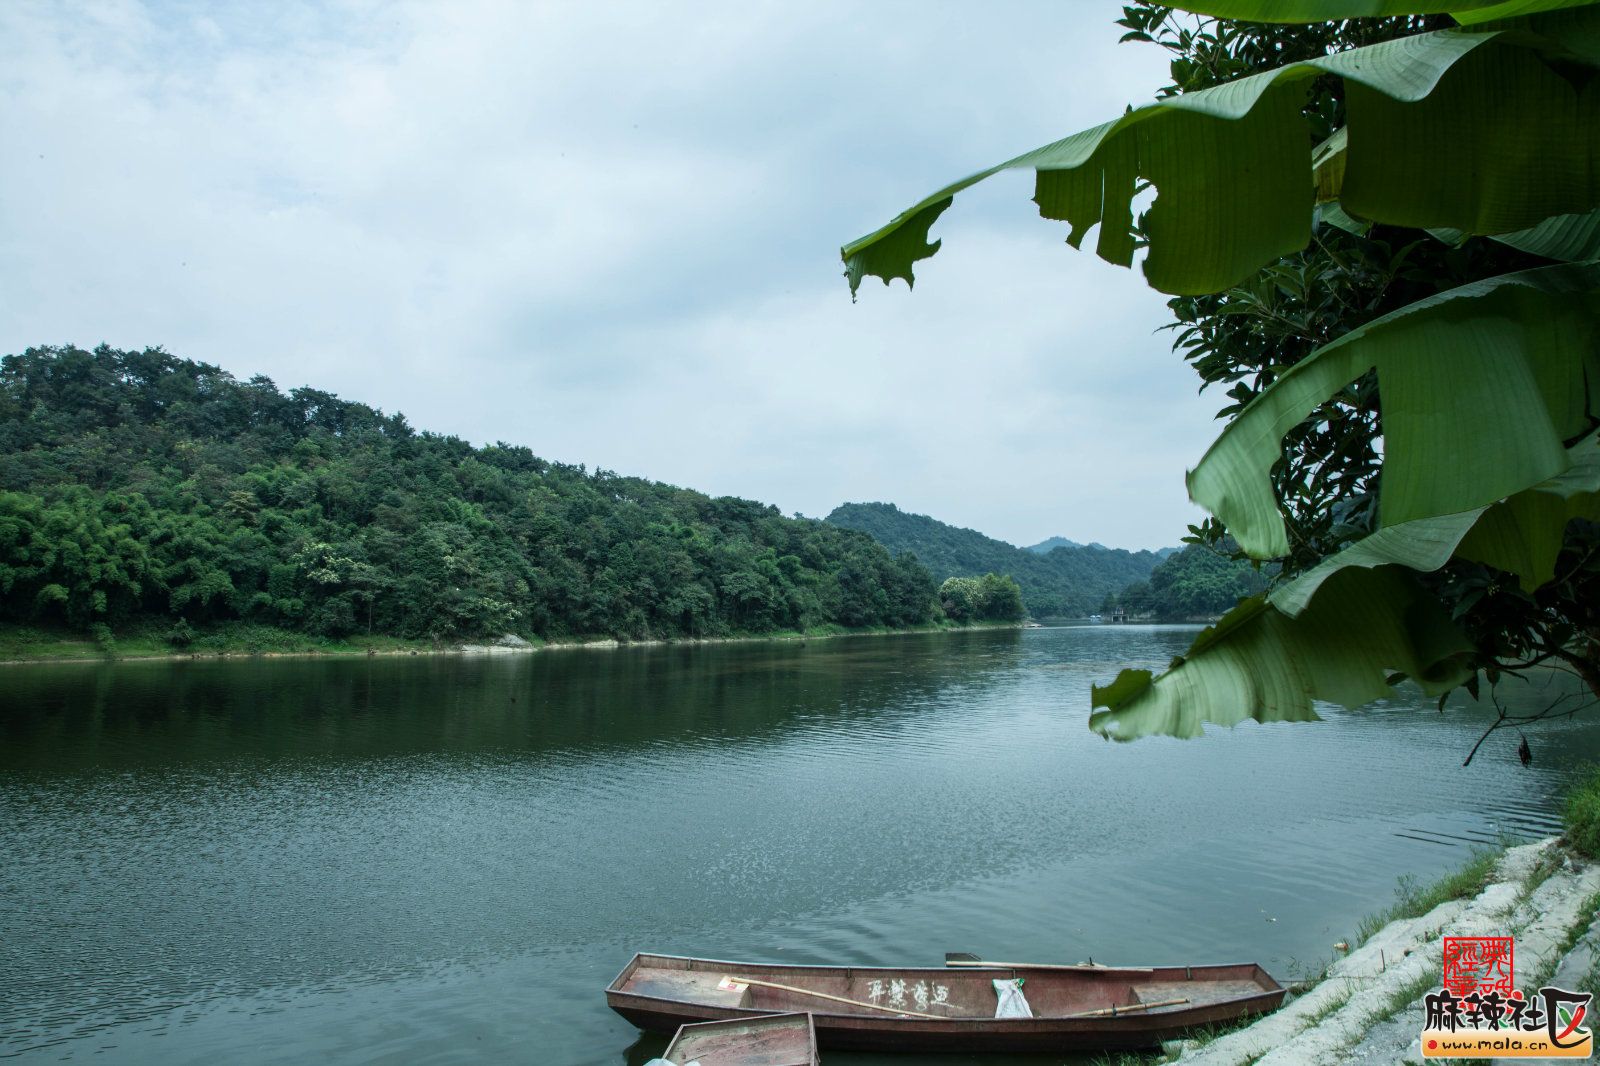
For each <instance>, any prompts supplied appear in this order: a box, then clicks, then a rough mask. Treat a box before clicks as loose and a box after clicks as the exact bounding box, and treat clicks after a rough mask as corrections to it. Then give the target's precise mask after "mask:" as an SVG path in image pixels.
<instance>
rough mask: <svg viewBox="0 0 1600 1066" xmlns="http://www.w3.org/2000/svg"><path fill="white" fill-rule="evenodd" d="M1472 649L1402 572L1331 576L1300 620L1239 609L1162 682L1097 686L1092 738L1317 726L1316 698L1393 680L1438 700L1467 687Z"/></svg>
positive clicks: (1369, 696)
mask: <svg viewBox="0 0 1600 1066" xmlns="http://www.w3.org/2000/svg"><path fill="white" fill-rule="evenodd" d="M1471 650H1472V648H1471V645H1470V644H1469V643H1468V641H1467V639H1466V635H1465V634H1464V633H1463V632H1462V631H1461V629H1460V627H1459V626H1457V625H1456V624H1455V623H1454V622H1452V621H1451V619H1450V616H1449V613H1448V612H1447V611H1445V609H1444V608H1443V607H1442V606H1440V605H1439V603H1438V601H1437V600H1435V599H1434V598H1433V597H1432V596H1431V595H1429V593H1428V592H1427V591H1426V590H1425V589H1423V588H1422V586H1421V585H1419V584H1418V583H1417V581H1416V579H1415V578H1414V577H1413V576H1412V575H1411V573H1410V572H1409V571H1407V570H1406V569H1405V568H1403V567H1398V566H1385V567H1380V568H1377V569H1364V568H1360V567H1351V568H1348V569H1345V570H1341V571H1339V572H1338V573H1335V574H1333V575H1331V576H1329V577H1328V578H1327V579H1326V580H1325V581H1323V582H1322V586H1321V588H1320V589H1319V590H1318V592H1317V595H1316V596H1315V597H1313V598H1312V600H1311V602H1310V605H1309V606H1308V607H1307V608H1306V609H1305V610H1304V611H1302V612H1301V614H1300V615H1299V616H1298V617H1295V618H1291V617H1289V616H1288V615H1286V614H1284V613H1283V612H1282V611H1280V610H1278V609H1277V608H1276V607H1274V606H1272V604H1271V603H1270V602H1269V601H1268V600H1267V599H1266V598H1265V597H1261V596H1256V597H1252V598H1250V599H1248V600H1244V601H1242V602H1241V603H1240V604H1239V606H1237V607H1235V608H1234V609H1233V610H1231V611H1229V612H1228V613H1227V614H1225V615H1223V617H1222V620H1221V621H1219V622H1218V623H1217V624H1216V625H1215V626H1213V627H1211V628H1209V629H1206V630H1205V631H1204V632H1202V633H1201V634H1200V636H1199V637H1198V638H1197V639H1196V640H1195V642H1194V646H1193V647H1191V648H1190V649H1189V652H1188V654H1187V655H1185V656H1183V657H1181V658H1179V659H1177V660H1175V661H1174V662H1173V664H1172V666H1171V667H1170V668H1168V670H1167V671H1166V672H1165V673H1163V674H1162V675H1161V676H1160V677H1154V676H1153V675H1152V674H1151V672H1150V671H1149V670H1123V671H1122V672H1121V673H1120V674H1118V675H1117V679H1116V680H1115V681H1113V682H1112V683H1111V684H1110V685H1107V686H1105V687H1103V688H1102V687H1100V686H1098V685H1097V686H1095V688H1094V691H1093V696H1094V706H1095V707H1097V708H1102V707H1103V708H1105V709H1104V710H1096V711H1095V712H1094V713H1093V714H1091V715H1090V716H1089V728H1091V729H1093V730H1094V731H1095V732H1097V733H1100V734H1101V735H1102V736H1107V737H1110V738H1112V739H1113V740H1133V739H1136V738H1138V737H1143V736H1151V735H1154V734H1164V735H1167V736H1174V737H1186V738H1187V737H1198V736H1200V735H1201V733H1202V731H1203V727H1204V726H1205V725H1206V724H1208V723H1209V724H1213V725H1224V726H1234V725H1237V724H1239V723H1240V722H1242V721H1244V720H1245V719H1247V718H1254V719H1255V720H1256V721H1259V722H1314V721H1317V720H1318V718H1317V713H1316V711H1315V710H1314V709H1313V708H1312V701H1314V700H1330V701H1332V702H1335V703H1340V704H1343V705H1344V706H1346V707H1352V708H1353V707H1359V706H1361V705H1362V704H1365V703H1370V702H1371V701H1373V700H1375V699H1378V698H1380V697H1382V696H1384V695H1387V694H1388V693H1389V692H1390V691H1391V690H1390V687H1389V685H1388V682H1387V680H1386V679H1387V678H1388V677H1389V676H1390V675H1391V674H1392V673H1394V672H1397V671H1398V672H1400V673H1403V674H1406V675H1408V676H1409V677H1412V678H1414V679H1416V680H1417V681H1418V683H1419V684H1421V685H1422V687H1423V688H1424V690H1426V691H1428V692H1430V693H1435V694H1440V693H1444V692H1448V691H1449V690H1450V689H1452V688H1454V687H1455V686H1457V685H1459V684H1460V683H1461V682H1463V681H1465V680H1466V678H1467V677H1468V676H1469V673H1470V671H1469V670H1468V668H1467V666H1466V662H1467V656H1468V655H1469V654H1470V653H1471Z"/></svg>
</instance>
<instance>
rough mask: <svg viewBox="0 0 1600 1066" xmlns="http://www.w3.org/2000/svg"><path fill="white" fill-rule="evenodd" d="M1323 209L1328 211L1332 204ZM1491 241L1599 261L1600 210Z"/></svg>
mask: <svg viewBox="0 0 1600 1066" xmlns="http://www.w3.org/2000/svg"><path fill="white" fill-rule="evenodd" d="M1321 206H1322V207H1323V208H1324V209H1325V208H1327V207H1328V206H1329V205H1326V204H1324V205H1321ZM1428 232H1429V233H1431V234H1433V235H1434V236H1435V237H1438V238H1439V239H1440V240H1442V241H1444V242H1446V243H1447V244H1460V243H1461V242H1462V241H1463V240H1465V239H1466V237H1467V234H1465V233H1462V232H1461V231H1460V230H1454V229H1431V230H1429V231H1428ZM1490 240H1495V241H1499V242H1500V243H1501V244H1505V245H1509V246H1511V247H1512V248H1515V249H1517V250H1518V251H1523V252H1527V253H1529V254H1530V255H1542V256H1544V257H1545V258H1546V259H1556V260H1560V261H1561V262H1563V263H1581V262H1586V261H1587V260H1590V259H1600V211H1591V212H1589V213H1588V214H1585V215H1556V216H1555V217H1554V218H1547V219H1545V220H1544V221H1543V222H1541V223H1539V224H1538V225H1537V226H1533V227H1531V228H1529V229H1524V230H1517V231H1516V232H1515V233H1500V234H1496V235H1495V236H1493V237H1491V238H1490Z"/></svg>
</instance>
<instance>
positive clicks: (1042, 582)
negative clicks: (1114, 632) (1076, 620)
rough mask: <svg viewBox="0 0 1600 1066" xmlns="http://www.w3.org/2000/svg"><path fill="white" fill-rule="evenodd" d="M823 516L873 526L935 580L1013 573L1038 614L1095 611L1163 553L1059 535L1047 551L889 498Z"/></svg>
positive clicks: (879, 537) (865, 528) (1144, 575)
mask: <svg viewBox="0 0 1600 1066" xmlns="http://www.w3.org/2000/svg"><path fill="white" fill-rule="evenodd" d="M824 521H826V522H830V523H832V524H833V525H836V526H844V527H846V528H847V529H859V530H861V531H862V532H864V533H870V534H871V535H872V537H873V539H875V540H876V541H877V542H878V543H879V544H882V545H883V546H884V547H885V548H888V549H889V550H890V551H891V552H893V553H895V554H896V555H898V554H900V553H902V552H911V553H912V554H914V555H915V556H916V557H917V561H918V562H920V563H921V564H922V565H923V566H925V567H927V568H928V569H929V570H930V571H932V572H933V576H934V579H935V580H938V581H943V580H944V579H945V578H947V577H975V576H977V575H980V574H987V573H991V572H993V573H998V574H1010V575H1011V576H1012V577H1014V578H1016V579H1017V583H1018V584H1019V585H1021V586H1022V600H1023V603H1024V604H1025V605H1026V606H1027V608H1028V612H1029V613H1030V614H1032V615H1033V616H1035V617H1037V618H1048V617H1052V616H1060V617H1079V616H1082V615H1086V614H1089V613H1090V612H1092V611H1097V610H1099V609H1100V604H1101V603H1102V602H1103V601H1104V600H1105V598H1106V597H1107V596H1108V595H1111V594H1114V593H1119V592H1121V591H1122V590H1123V589H1124V588H1126V587H1127V586H1128V585H1130V584H1132V583H1133V582H1136V581H1144V580H1147V579H1148V578H1149V577H1150V573H1151V571H1153V570H1154V569H1155V568H1156V564H1157V563H1159V562H1160V561H1161V559H1162V555H1161V554H1159V553H1157V552H1150V551H1138V552H1130V551H1124V550H1122V549H1121V548H1107V547H1105V546H1104V545H1102V544H1087V545H1086V544H1073V543H1072V542H1071V541H1068V540H1065V539H1064V538H1061V537H1052V538H1051V539H1050V540H1048V541H1045V542H1044V544H1046V545H1050V547H1049V548H1048V549H1047V550H1041V549H1042V548H1043V547H1044V546H1043V545H1034V546H1033V547H1032V548H1019V547H1017V546H1016V545H1014V544H1007V543H1006V542H1005V541H1003V540H995V539H994V538H993V537H986V536H984V535H983V534H982V533H979V532H978V531H976V530H973V529H958V528H957V527H955V526H951V525H946V524H945V523H944V522H940V521H938V520H937V519H934V518H929V517H928V516H927V515H920V514H910V513H909V512H906V511H902V510H900V508H898V507H896V506H895V505H894V504H892V503H846V504H842V505H840V506H839V507H836V508H834V510H833V513H832V514H830V515H828V517H827V518H826V519H824ZM1058 542H1059V543H1058Z"/></svg>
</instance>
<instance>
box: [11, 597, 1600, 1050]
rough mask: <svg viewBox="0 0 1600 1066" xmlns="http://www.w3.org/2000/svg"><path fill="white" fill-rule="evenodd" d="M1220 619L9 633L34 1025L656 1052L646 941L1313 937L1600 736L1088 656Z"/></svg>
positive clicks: (1030, 943)
mask: <svg viewBox="0 0 1600 1066" xmlns="http://www.w3.org/2000/svg"><path fill="white" fill-rule="evenodd" d="M1191 636H1192V632H1191V631H1187V630H1182V629H1171V630H1168V629H1158V628H1148V627H1140V628H1135V627H1129V628H1122V627H1097V628H1085V629H1047V630H1030V631H1025V632H1012V631H1006V632H984V633H965V634H946V635H925V636H904V637H894V638H852V639H845V640H835V641H824V642H812V643H810V644H808V645H801V644H777V645H728V646H714V647H672V648H647V649H636V650H624V651H618V652H584V651H571V652H561V653H553V654H544V655H536V656H526V657H502V658H492V659H459V658H407V659H374V660H346V661H337V662H312V661H294V660H275V661H246V662H200V661H194V662H178V663H129V664H123V665H118V666H114V667H107V666H56V667H45V666H40V667H26V668H16V669H11V670H8V671H7V672H6V673H5V675H4V688H3V690H0V846H3V847H4V853H5V855H6V856H7V861H6V862H5V863H4V864H0V988H4V989H5V990H6V994H5V995H3V996H0V1055H17V1056H21V1057H22V1058H24V1059H27V1060H38V1061H45V1060H49V1061H56V1060H59V1059H62V1058H66V1059H71V1060H78V1059H84V1058H88V1057H91V1056H94V1055H96V1054H105V1055H109V1056H110V1057H111V1058H112V1059H114V1060H115V1061H119V1062H136V1063H137V1062H156V1061H160V1062H162V1063H166V1062H180V1063H182V1062H195V1063H199V1062H211V1061H216V1060H218V1059H227V1060H229V1061H235V1062H247V1063H251V1062H280V1061H281V1062H290V1061H294V1062H300V1061H305V1060H308V1059H311V1060H320V1059H328V1058H338V1059H339V1060H341V1061H354V1062H386V1061H387V1062H401V1061H404V1062H459V1061H465V1060H468V1059H477V1058H480V1057H488V1058H491V1059H496V1060H506V1061H538V1062H548V1063H581V1064H587V1063H595V1064H607V1066H617V1064H619V1063H624V1062H626V1063H634V1064H637V1063H641V1062H643V1061H645V1060H646V1059H648V1058H650V1057H651V1056H652V1055H655V1054H658V1053H659V1052H660V1051H661V1049H662V1048H663V1047H664V1041H661V1040H659V1039H656V1038H643V1039H641V1038H640V1037H639V1035H638V1034H637V1033H636V1032H635V1031H634V1030H633V1029H632V1028H631V1027H629V1026H628V1025H627V1024H626V1023H624V1022H623V1021H621V1019H619V1018H617V1017H616V1016H614V1015H613V1014H611V1012H610V1011H609V1010H607V1009H606V1007H605V1005H604V1000H603V996H602V995H601V989H602V988H603V987H604V986H605V984H606V983H607V982H608V981H609V980H610V978H611V977H612V976H613V975H614V974H615V972H616V971H617V970H618V969H620V968H621V966H622V965H623V963H624V962H626V961H627V959H628V957H629V955H630V954H631V953H632V952H633V951H635V950H641V949H643V950H654V951H664V952H671V953H679V954H694V955H706V956H712V957H719V958H759V959H771V960H777V961H793V962H812V963H818V962H821V963H845V964H880V965H888V964H930V963H937V962H938V961H939V960H940V959H941V958H942V956H943V953H944V952H945V951H975V952H980V953H983V954H987V955H989V956H990V957H995V956H999V957H1027V958H1032V957H1040V958H1041V960H1042V961H1055V960H1065V961H1076V960H1078V959H1081V958H1084V957H1087V956H1093V957H1095V958H1096V959H1099V960H1102V961H1125V962H1133V963H1138V962H1166V961H1179V962H1207V961H1233V960H1235V959H1241V958H1254V959H1259V960H1260V961H1261V962H1262V963H1263V964H1265V965H1266V966H1267V967H1268V968H1269V969H1272V970H1273V971H1274V972H1276V973H1278V974H1280V975H1283V976H1287V975H1289V973H1290V972H1291V971H1292V970H1293V969H1294V968H1295V967H1296V966H1297V965H1309V964H1312V963H1313V962H1315V961H1316V960H1319V959H1321V958H1323V957H1325V956H1326V955H1327V954H1328V952H1329V949H1330V946H1331V944H1332V943H1333V942H1334V941H1335V940H1339V939H1341V938H1343V937H1344V936H1345V935H1347V934H1348V933H1349V932H1350V931H1351V930H1352V929H1353V927H1354V924H1355V921H1356V920H1357V918H1359V917H1360V916H1361V915H1362V914H1365V913H1367V912H1369V911H1371V910H1373V909H1375V908H1376V907H1378V906H1380V905H1382V904H1384V903H1385V902H1387V900H1388V899H1389V897H1390V895H1391V893H1392V890H1393V886H1394V881H1395V877H1396V876H1397V875H1398V874H1402V873H1416V874H1420V875H1423V876H1429V875H1433V874H1436V873H1438V872H1440V871H1442V870H1443V869H1445V868H1447V867H1449V866H1452V865H1455V864H1456V863H1458V862H1460V861H1461V859H1462V858H1463V855H1462V846H1463V845H1467V844H1471V843H1475V842H1492V841H1495V840H1497V839H1500V838H1501V837H1502V836H1505V835H1507V834H1510V835H1515V836H1529V835H1533V834H1541V833H1544V832H1546V831H1548V830H1549V829H1550V828H1551V826H1552V825H1553V824H1554V820H1553V816H1552V796H1553V795H1554V794H1555V793H1556V791H1557V790H1558V789H1559V788H1560V786H1561V784H1562V782H1563V781H1564V780H1566V779H1567V776H1568V775H1569V774H1570V773H1571V772H1572V770H1573V768H1574V767H1575V766H1577V765H1578V764H1579V763H1580V762H1582V761H1584V760H1585V759H1586V758H1589V757H1593V755H1594V754H1595V752H1596V750H1597V749H1600V730H1597V729H1596V728H1594V727H1593V726H1592V725H1591V724H1590V723H1589V722H1588V721H1583V720H1580V721H1577V722H1567V723H1554V724H1551V725H1550V726H1548V727H1546V728H1542V729H1541V730H1540V731H1539V732H1538V733H1535V734H1534V735H1533V736H1532V740H1533V742H1534V752H1535V764H1534V766H1533V767H1532V768H1529V769H1523V768H1522V767H1521V766H1520V765H1518V764H1517V761H1516V759H1515V757H1514V756H1513V755H1512V748H1513V746H1514V744H1515V739H1516V738H1515V736H1514V735H1513V736H1512V737H1510V738H1503V737H1496V738H1494V739H1492V740H1491V741H1490V742H1489V743H1488V744H1486V745H1485V748H1484V751H1483V753H1482V754H1480V756H1479V758H1478V760H1477V761H1475V762H1474V764H1473V765H1472V766H1471V767H1470V768H1467V769H1465V770H1463V769H1461V768H1460V761H1461V758H1462V757H1463V756H1464V754H1465V752H1466V750H1467V748H1469V747H1470V746H1471V743H1472V741H1473V740H1474V739H1475V737H1476V733H1477V730H1478V729H1480V728H1481V727H1482V724H1483V723H1484V721H1485V716H1484V715H1483V713H1482V711H1480V710H1477V709H1474V708H1470V707H1465V708H1461V709H1453V710H1451V711H1449V712H1447V713H1446V714H1444V715H1442V716H1441V715H1439V714H1437V713H1434V711H1433V709H1432V708H1431V706H1429V705H1428V704H1427V703H1426V702H1425V701H1423V700H1421V699H1420V698H1418V699H1417V700H1395V701H1391V702H1390V703H1389V704H1387V705H1381V706H1379V707H1376V708H1374V709H1372V710H1369V711H1366V712H1362V713H1359V714H1349V713H1345V712H1340V711H1329V712H1327V713H1328V718H1329V721H1327V722H1326V723H1324V724H1322V725H1310V726H1306V725H1302V726H1289V725H1281V726H1272V727H1259V726H1254V725H1247V726H1245V727H1241V728H1240V729H1238V730H1235V731H1233V732H1231V733H1225V734H1220V735H1216V736H1210V737H1207V738H1206V739H1204V740H1201V741H1195V742H1189V743H1183V742H1178V741H1171V740H1164V739H1163V740H1150V741H1143V742H1139V743H1135V744H1130V745H1115V744H1111V743H1108V742H1105V741H1102V740H1100V739H1099V738H1097V737H1095V736H1094V735H1092V734H1091V733H1089V732H1088V730H1087V729H1086V728H1085V718H1086V715H1087V705H1088V699H1087V696H1088V687H1089V684H1090V683H1091V682H1094V681H1102V682H1103V681H1105V680H1106V679H1108V678H1109V677H1110V676H1112V675H1113V674H1114V672H1115V669H1116V668H1117V667H1118V666H1119V665H1129V664H1142V665H1149V666H1153V667H1159V666H1161V665H1162V664H1164V663H1165V662H1166V661H1168V660H1169V659H1170V658H1171V656H1172V655H1173V654H1175V653H1177V652H1179V651H1181V650H1182V649H1183V648H1184V647H1185V646H1186V645H1187V643H1188V641H1189V639H1190V638H1191ZM1539 697H1540V694H1539V693H1537V692H1526V693H1521V694H1519V695H1518V698H1521V699H1525V700H1530V701H1531V700H1534V699H1537V698H1539ZM828 1061H829V1062H830V1064H833V1066H863V1064H867V1063H871V1062H876V1061H878V1060H875V1059H873V1058H872V1057H869V1056H860V1055H855V1056H852V1055H844V1054H834V1055H830V1056H829V1057H828ZM886 1061H894V1060H893V1059H889V1060H886ZM951 1061H952V1062H981V1061H984V1060H982V1059H977V1058H954V1059H952V1060H951ZM996 1061H1007V1062H1015V1061H1018V1060H1014V1059H1008V1060H996ZM1049 1061H1058V1060H1055V1059H1052V1060H1049Z"/></svg>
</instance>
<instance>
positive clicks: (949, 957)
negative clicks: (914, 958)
mask: <svg viewBox="0 0 1600 1066" xmlns="http://www.w3.org/2000/svg"><path fill="white" fill-rule="evenodd" d="M944 964H945V965H946V966H948V967H950V968H951V969H968V970H1062V971H1065V972H1067V973H1104V972H1105V971H1107V970H1121V971H1122V972H1123V973H1154V972H1155V971H1154V970H1152V969H1151V968H1150V967H1148V966H1102V965H1101V964H1099V963H1093V962H1092V963H1088V964H1087V965H1085V964H1079V965H1077V966H1062V965H1059V964H1056V965H1052V964H1050V963H1043V962H988V961H986V960H984V959H980V958H978V956H976V955H969V954H967V953H966V952H958V951H948V952H945V956H944Z"/></svg>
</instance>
